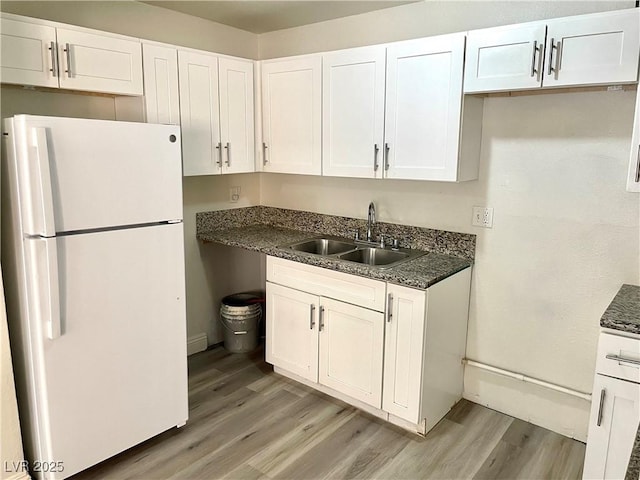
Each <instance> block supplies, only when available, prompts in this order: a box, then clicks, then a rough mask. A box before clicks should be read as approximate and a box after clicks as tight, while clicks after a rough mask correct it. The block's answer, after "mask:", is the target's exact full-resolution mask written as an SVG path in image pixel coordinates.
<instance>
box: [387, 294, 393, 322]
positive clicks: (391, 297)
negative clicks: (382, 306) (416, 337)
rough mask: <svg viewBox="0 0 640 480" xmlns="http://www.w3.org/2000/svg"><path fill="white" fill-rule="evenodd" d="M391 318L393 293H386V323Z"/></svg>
mask: <svg viewBox="0 0 640 480" xmlns="http://www.w3.org/2000/svg"><path fill="white" fill-rule="evenodd" d="M392 318H393V293H390V294H389V295H387V323H391V319H392Z"/></svg>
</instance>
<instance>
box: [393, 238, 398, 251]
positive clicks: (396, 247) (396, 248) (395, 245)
mask: <svg viewBox="0 0 640 480" xmlns="http://www.w3.org/2000/svg"><path fill="white" fill-rule="evenodd" d="M391 250H400V244H399V243H398V239H397V238H394V239H392V240H391Z"/></svg>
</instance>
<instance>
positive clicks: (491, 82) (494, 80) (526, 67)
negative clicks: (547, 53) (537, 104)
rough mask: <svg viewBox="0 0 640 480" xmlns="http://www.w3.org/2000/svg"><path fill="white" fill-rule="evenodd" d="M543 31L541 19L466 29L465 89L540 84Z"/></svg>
mask: <svg viewBox="0 0 640 480" xmlns="http://www.w3.org/2000/svg"><path fill="white" fill-rule="evenodd" d="M545 33H546V25H545V24H544V23H540V24H535V25H530V26H523V27H519V26H515V27H505V28H490V29H485V30H476V31H472V32H469V35H468V36H467V48H466V53H467V59H466V62H465V67H464V68H465V71H464V91H465V93H476V92H491V91H501V90H521V89H527V88H537V87H540V86H541V85H542V66H543V65H542V63H543V59H544V40H545Z"/></svg>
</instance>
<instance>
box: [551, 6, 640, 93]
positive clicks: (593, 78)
mask: <svg viewBox="0 0 640 480" xmlns="http://www.w3.org/2000/svg"><path fill="white" fill-rule="evenodd" d="M639 10H640V9H637V8H634V9H630V10H621V11H615V12H607V13H599V14H592V15H585V16H580V17H575V18H564V19H558V20H552V21H549V22H548V30H547V47H546V51H547V53H546V56H547V58H546V60H547V62H546V70H545V77H544V80H543V81H542V85H543V86H545V87H560V86H569V85H592V84H606V83H629V82H635V81H637V80H638V49H639V48H640V16H639V13H640V12H639Z"/></svg>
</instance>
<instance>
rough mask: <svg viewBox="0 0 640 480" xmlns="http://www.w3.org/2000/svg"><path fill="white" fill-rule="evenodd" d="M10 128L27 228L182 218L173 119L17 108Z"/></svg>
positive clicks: (40, 230) (44, 230) (38, 231)
mask: <svg viewBox="0 0 640 480" xmlns="http://www.w3.org/2000/svg"><path fill="white" fill-rule="evenodd" d="M13 134H14V136H15V139H14V141H15V145H16V150H17V152H18V158H21V159H22V161H21V162H20V165H19V166H18V179H19V193H20V197H21V198H20V204H21V205H22V219H23V226H24V229H25V232H24V233H26V234H28V235H40V236H53V235H55V233H56V232H57V233H61V232H74V231H84V230H91V229H102V228H109V227H115V226H123V225H137V224H144V223H155V222H161V221H167V220H178V219H181V218H182V167H181V156H180V129H179V127H177V126H174V125H152V124H145V123H131V122H114V121H106V120H87V119H78V118H59V117H38V116H30V115H18V116H16V117H14V118H13Z"/></svg>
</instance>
